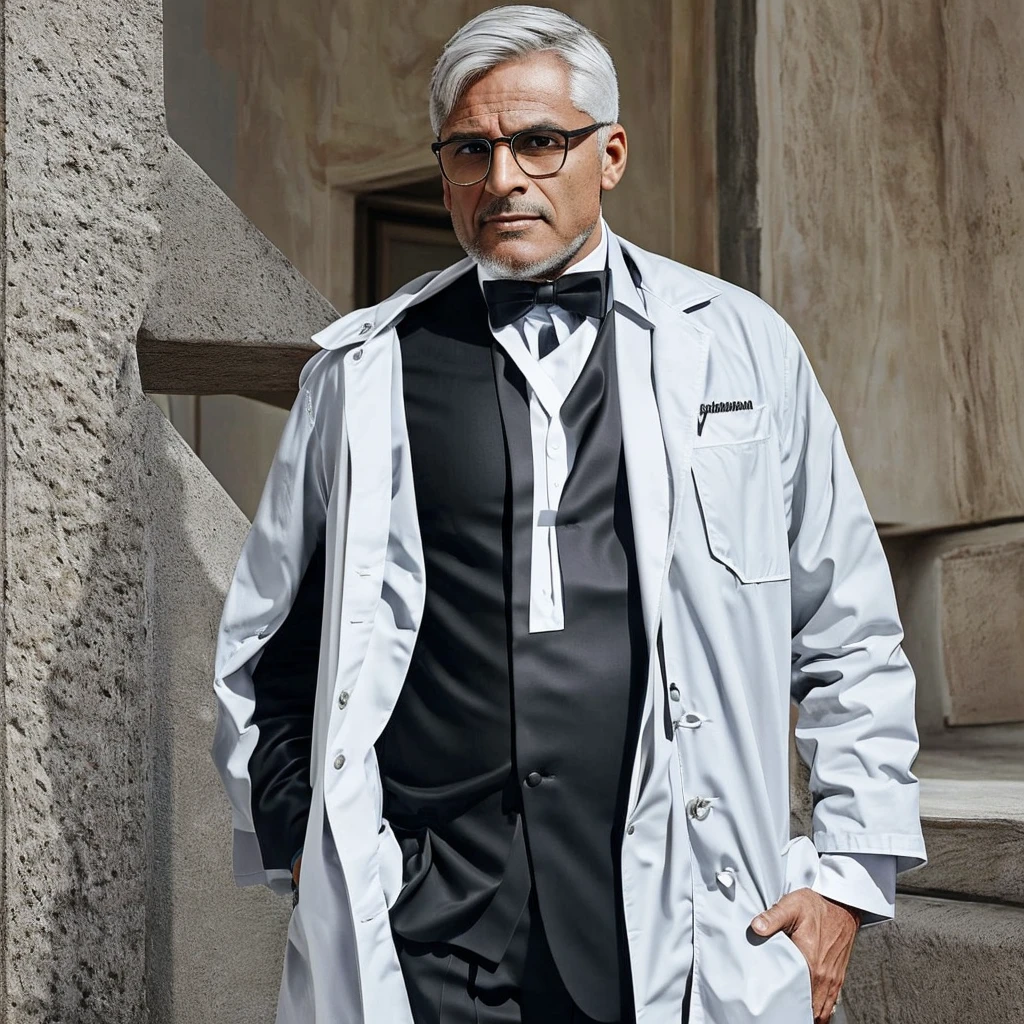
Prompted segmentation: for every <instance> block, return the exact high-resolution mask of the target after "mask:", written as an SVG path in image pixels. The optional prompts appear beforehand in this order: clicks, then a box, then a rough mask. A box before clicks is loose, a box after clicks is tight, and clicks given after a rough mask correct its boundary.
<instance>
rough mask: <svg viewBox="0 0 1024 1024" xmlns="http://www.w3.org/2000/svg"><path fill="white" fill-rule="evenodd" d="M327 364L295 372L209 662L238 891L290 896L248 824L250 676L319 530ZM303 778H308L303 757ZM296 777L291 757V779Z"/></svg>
mask: <svg viewBox="0 0 1024 1024" xmlns="http://www.w3.org/2000/svg"><path fill="white" fill-rule="evenodd" d="M329 356H330V353H329V352H328V351H321V352H318V353H316V354H315V355H314V356H312V357H311V359H310V360H308V361H307V363H306V365H305V366H304V367H303V370H302V373H301V375H300V389H299V392H298V395H297V396H296V399H295V402H294V404H293V405H292V408H291V411H290V412H289V414H288V419H287V421H286V422H285V426H284V430H283V432H282V434H281V439H280V442H279V443H278V446H277V450H276V452H275V455H274V459H273V462H272V464H271V467H270V472H269V474H268V476H267V480H266V484H265V485H264V489H263V494H262V497H261V498H260V502H259V506H258V507H257V509H256V515H255V517H254V518H253V521H252V525H251V527H250V529H249V532H248V534H247V535H246V539H245V541H244V543H243V545H242V550H241V553H240V555H239V558H238V562H237V564H236V566H235V571H234V574H233V576H232V579H231V583H230V585H229V587H228V591H227V595H226V597H225V601H224V608H223V612H222V615H221V620H220V627H219V630H218V634H217V646H216V653H215V656H214V694H215V697H216V700H217V717H216V726H215V731H214V740H213V745H212V748H211V755H212V757H213V760H214V763H215V765H216V767H217V770H218V772H219V774H220V777H221V780H222V782H223V784H224V788H225V791H226V792H227V796H228V800H229V802H230V804H231V808H232V824H233V829H234V840H233V874H234V878H235V881H236V883H237V884H238V885H242V886H245V885H258V884H264V885H268V886H269V887H270V888H271V889H273V890H274V891H275V892H279V893H281V894H283V895H287V894H288V893H289V892H290V889H291V871H290V870H289V867H288V859H289V858H290V856H291V853H292V852H294V851H293V850H288V852H287V856H284V855H283V854H281V852H280V851H270V850H268V851H265V852H266V853H267V854H268V859H267V862H266V863H264V851H261V848H260V843H259V840H258V838H257V829H256V821H255V816H254V807H253V786H252V778H251V776H250V759H251V757H252V755H253V752H254V750H255V749H256V747H257V744H258V743H259V740H260V726H259V724H258V723H257V722H256V721H254V714H255V713H256V696H255V691H254V673H255V672H256V667H257V664H258V662H259V659H260V657H261V655H262V654H263V652H264V648H265V646H266V645H267V643H268V642H269V640H270V638H272V637H273V636H274V634H275V633H276V632H277V630H278V629H279V628H280V627H281V625H282V623H283V622H284V621H285V619H286V617H287V616H288V614H289V611H290V610H291V608H292V605H293V602H294V600H295V597H296V595H297V593H298V591H299V587H300V584H301V582H302V580H303V577H304V576H305V574H306V569H307V567H308V566H309V563H310V560H311V558H312V555H313V553H314V550H315V549H316V547H317V544H318V541H319V540H320V538H321V537H322V536H323V534H324V530H325V524H326V516H327V500H328V492H329V485H328V479H327V471H326V468H325V462H324V457H323V446H322V429H323V427H322V425H321V424H320V423H319V422H318V415H319V408H320V406H321V404H322V405H323V406H324V407H325V408H331V409H334V411H337V410H338V408H339V407H340V402H339V400H338V398H337V397H336V396H329V397H330V398H332V399H333V400H325V401H322V402H321V399H322V394H321V392H322V391H323V379H322V378H323V376H324V375H323V374H321V373H319V372H317V371H318V368H319V365H320V364H321V361H322V360H323V359H325V358H327V357H329ZM314 686H315V683H314ZM302 689H303V690H305V691H307V692H306V694H305V696H304V697H303V699H302V700H300V701H299V702H298V704H305V706H303V707H302V708H301V711H300V718H301V716H302V715H305V714H306V713H307V711H308V712H309V713H311V707H310V706H309V701H308V680H307V681H306V683H304V684H303V687H302ZM298 722H299V719H297V720H296V722H295V723H293V725H294V727H295V729H297V730H299V731H301V730H305V731H306V733H307V734H308V733H309V732H310V731H311V723H310V724H309V725H304V724H303V725H300V724H298ZM280 739H281V735H280V734H279V735H278V737H277V740H278V741H280ZM293 746H294V744H293ZM263 767H264V768H265V767H266V764H264V765H263ZM304 770H305V772H306V774H307V777H308V758H307V760H306V761H305V768H304ZM302 771H303V766H302V762H301V758H300V760H299V764H298V766H297V768H296V770H295V772H294V774H293V779H294V780H298V778H299V776H300V773H301V772H302ZM264 781H266V777H265V778H264ZM302 781H303V783H305V781H306V780H302ZM293 784H294V783H293ZM284 841H285V837H282V842H284Z"/></svg>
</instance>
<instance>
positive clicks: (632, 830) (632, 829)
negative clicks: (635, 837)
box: [626, 825, 636, 835]
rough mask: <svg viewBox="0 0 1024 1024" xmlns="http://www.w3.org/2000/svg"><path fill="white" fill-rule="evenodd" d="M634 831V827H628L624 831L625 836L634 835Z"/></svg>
mask: <svg viewBox="0 0 1024 1024" xmlns="http://www.w3.org/2000/svg"><path fill="white" fill-rule="evenodd" d="M635 831H636V825H630V826H629V827H628V828H627V829H626V834H627V835H632V834H633V833H634V832H635Z"/></svg>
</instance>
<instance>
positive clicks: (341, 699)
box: [338, 690, 348, 708]
mask: <svg viewBox="0 0 1024 1024" xmlns="http://www.w3.org/2000/svg"><path fill="white" fill-rule="evenodd" d="M347 703H348V690H342V691H341V693H339V694H338V707H339V708H343V707H344V706H345V705H346V704H347Z"/></svg>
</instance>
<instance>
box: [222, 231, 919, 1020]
mask: <svg viewBox="0 0 1024 1024" xmlns="http://www.w3.org/2000/svg"><path fill="white" fill-rule="evenodd" d="M609 243H610V244H609V260H610V266H611V271H612V289H613V295H614V297H615V309H614V314H613V315H614V316H615V318H616V322H615V329H616V333H615V355H616V365H617V370H618V375H619V386H620V393H621V401H620V404H621V418H622V435H623V444H624V447H625V459H626V469H627V478H628V483H629V490H630V501H631V507H632V510H633V523H634V530H635V541H636V551H637V559H638V563H639V576H640V584H641V594H642V603H643V611H644V618H645V623H646V629H647V636H648V642H649V644H650V645H651V650H652V651H656V650H657V643H656V637H657V634H658V627H659V625H660V626H661V627H662V631H663V656H662V655H659V656H652V658H651V659H650V672H649V677H648V689H647V697H646V703H645V707H644V718H643V723H644V724H643V727H642V730H641V736H640V741H639V743H638V746H637V750H636V756H635V762H634V767H633V775H632V786H631V790H630V799H629V805H628V828H627V832H626V835H625V837H624V839H623V846H622V854H621V865H622V884H623V901H624V911H625V919H626V928H627V935H628V940H629V949H630V962H631V969H632V981H633V990H634V997H635V1002H636V1008H637V1018H636V1019H637V1021H638V1022H641V1024H679V1022H680V1017H681V1013H680V1008H681V1005H682V1000H683V995H684V991H685V984H686V978H687V974H688V972H689V971H690V968H691V966H692V968H693V971H694V981H693V990H692V996H691V1009H690V1016H689V1020H690V1021H691V1022H693V1024H746V1022H753V1021H757V1022H759V1024H811V1021H812V1019H813V1014H812V1011H811V1004H810V991H811V988H810V972H809V970H808V967H807V963H806V961H805V959H804V957H803V954H802V953H801V952H800V950H799V949H798V947H797V946H796V945H795V944H794V943H793V941H792V940H791V939H790V938H789V937H788V936H787V935H785V934H784V933H782V932H779V933H777V934H775V935H773V936H771V937H770V938H768V939H761V938H759V937H757V936H756V935H755V934H754V933H753V932H752V931H751V930H750V929H749V928H748V925H749V922H750V920H751V919H752V918H753V917H754V916H755V915H756V914H757V912H758V911H760V910H764V909H766V908H767V907H769V906H771V905H772V904H773V903H774V902H775V901H776V900H778V899H779V897H780V896H782V895H783V894H784V893H786V892H789V891H791V890H792V889H795V888H799V887H801V886H810V885H812V884H813V883H814V881H815V879H816V876H817V871H818V855H819V853H821V852H825V851H833V852H848V853H883V854H890V855H894V856H896V857H897V871H905V870H907V869H908V868H911V867H916V866H918V865H921V864H924V863H926V855H925V848H924V841H923V837H922V833H921V827H920V819H919V810H918V785H917V779H916V778H915V776H914V775H913V774H912V772H911V765H912V763H913V760H914V758H915V757H916V754H917V750H918V734H917V729H916V725H915V721H914V686H915V681H914V675H913V672H912V670H911V667H910V665H909V664H908V662H907V660H906V658H905V656H904V654H903V651H902V648H901V646H900V644H901V640H902V630H901V627H900V623H899V620H898V615H897V609H896V604H895V599H894V596H893V590H892V584H891V581H890V576H889V572H888V568H887V565H886V561H885V557H884V555H883V552H882V549H881V546H880V544H879V541H878V537H877V534H876V532H875V529H874V525H873V523H872V520H871V517H870V515H869V513H868V509H867V507H866V505H865V502H864V499H863V496H862V493H861V490H860V488H859V486H858V483H857V480H856V478H855V476H854V473H853V469H852V467H851V465H850V461H849V458H848V456H847V453H846V450H845V448H844V445H843V442H842V439H841V437H840V434H839V430H838V427H837V426H836V421H835V419H834V417H833V414H832V411H831V409H830V408H829V405H828V403H827V401H826V399H825V397H824V395H823V394H822V392H821V390H820V388H819V386H818V384H817V381H816V379H815V376H814V374H813V372H812V370H811V367H810V365H809V363H808V361H807V358H806V356H805V354H804V352H803V350H802V349H801V347H800V344H799V342H798V341H797V339H796V337H795V336H794V334H793V332H792V331H791V330H790V329H789V327H788V326H787V324H786V323H785V322H784V321H783V320H782V318H781V317H779V316H778V314H776V313H775V312H774V311H773V310H772V309H771V308H770V307H769V306H768V305H767V304H765V303H764V302H762V301H761V300H760V299H758V298H757V297H756V296H754V295H752V294H751V293H749V292H747V291H744V290H743V289H741V288H737V287H735V286H732V285H729V284H727V283H726V282H724V281H721V280H719V279H717V278H714V277H712V276H710V275H708V274H704V273H701V272H698V271H695V270H693V269H690V268H688V267H685V266H683V265H681V264H679V263H676V262H674V261H672V260H669V259H665V258H663V257H660V256H657V255H655V254H653V253H649V252H646V251H644V250H643V249H640V248H639V247H637V246H635V245H633V244H631V243H629V242H627V241H626V240H625V239H622V238H620V237H619V236H617V235H615V234H614V233H610V237H609ZM620 246H621V248H620ZM622 249H625V250H626V252H628V253H629V254H630V256H631V257H632V259H633V261H634V263H635V265H636V267H637V268H638V269H639V271H640V275H641V277H642V283H641V286H640V287H639V288H637V287H636V286H635V285H634V283H633V281H632V279H631V277H630V275H629V271H628V268H627V266H626V264H625V262H624V260H623V256H622ZM469 266H470V261H469V260H468V259H466V260H463V261H461V262H460V263H457V264H455V265H454V266H452V267H449V268H448V269H446V270H444V271H441V272H439V273H432V274H426V275H423V276H422V277H420V278H417V279H416V280H415V281H413V282H411V283H410V284H409V285H407V286H405V287H404V288H402V289H401V290H400V291H399V292H397V293H396V294H395V295H393V296H391V297H390V298H388V299H387V300H385V301H384V302H382V303H380V304H378V305H377V306H373V307H370V308H367V309H361V310H356V311H354V312H353V313H350V314H348V315H347V316H344V317H342V318H341V319H339V320H337V321H336V322H335V323H333V324H331V325H330V326H329V327H327V328H326V329H325V330H323V331H321V332H319V333H318V334H316V335H315V336H314V340H315V341H316V342H317V343H318V344H319V345H320V346H321V348H322V350H323V351H321V352H318V353H315V354H314V355H313V356H312V357H311V358H310V359H309V361H308V362H307V363H306V365H305V366H304V368H303V370H302V373H301V377H300V392H299V395H298V398H297V400H296V402H295V404H294V406H293V408H292V410H291V413H290V415H289V418H288V421H287V424H286V426H285V429H284V433H283V436H282V438H281V441H280V445H279V447H278V450H277V454H276V457H275V459H274V463H273V466H272V468H271V471H270V475H269V477H268V479H267V484H266V488H265V490H264V493H263V497H262V499H261V502H260V505H259V508H258V510H257V512H256V517H255V519H254V520H253V524H252V528H251V530H250V532H249V534H248V537H247V539H246V541H245V544H244V546H243V548H242V552H241V556H240V558H239V561H238V565H237V568H236V570H235V574H234V578H233V581H232V584H231V587H230V589H229V591H228V594H227V598H226V602H225V605H224V612H223V617H222V620H221V625H220V632H219V636H218V642H217V650H216V670H215V671H216V679H215V692H216V697H217V701H218V708H217V712H218V714H217V728H216V737H215V740H214V743H213V748H212V754H213V758H214V761H215V763H216V765H217V767H218V770H219V771H220V773H221V777H222V779H223V782H224V785H225V787H226V789H227V792H228V795H229V798H230V800H231V804H232V806H233V824H234V875H235V880H236V882H237V883H238V884H239V885H254V884H261V883H262V884H266V885H269V886H270V887H271V888H272V889H273V890H274V891H276V892H280V893H283V894H284V893H287V892H288V891H289V886H290V874H289V872H288V871H287V870H282V869H274V870H265V869H264V867H263V863H262V860H261V855H260V849H259V846H258V843H257V840H256V835H255V832H254V829H253V819H252V813H251V807H250V797H251V793H250V780H249V775H248V768H247V764H248V759H249V755H250V753H251V751H252V749H253V746H254V744H255V741H256V736H257V726H255V725H253V724H252V722H251V718H252V712H253V708H254V701H253V682H252V672H253V669H254V667H255V665H256V663H257V661H258V659H259V656H260V652H261V649H262V647H263V645H264V644H265V643H266V642H267V639H268V637H270V636H271V635H272V634H273V633H274V631H275V630H276V629H277V628H278V627H279V626H280V625H281V623H282V621H283V620H284V618H285V616H286V615H287V613H288V611H289V608H290V606H291V602H292V600H293V598H294V596H295V593H296V591H297V589H298V586H299V582H300V580H301V578H302V574H303V571H304V569H305V566H306V564H307V562H308V560H309V558H310V555H311V553H312V550H313V547H314V544H315V541H316V536H317V533H318V531H319V530H325V531H326V546H327V547H326V550H327V552H328V558H327V570H326V582H325V596H324V616H323V628H322V634H321V649H320V662H319V671H318V680H317V691H316V710H315V716H314V724H313V740H312V767H311V772H310V784H311V786H312V790H313V795H312V807H311V812H310V815H309V823H308V827H307V831H306V835H305V845H304V849H303V857H302V881H301V886H300V899H299V902H298V905H297V907H296V908H295V909H294V910H293V912H292V916H291V920H290V923H289V927H288V939H287V947H286V952H285V958H284V968H283V975H282V980H281V990H280V999H279V1004H278V1010H277V1024H342V1022H344V1024H360V1022H362V1024H412V1018H411V1015H410V1010H409V1004H408V999H407V995H406V991H405V986H404V983H403V978H402V974H401V970H400V967H399V963H398V959H397V957H396V953H395V947H394V943H393V940H392V936H391V930H390V923H389V915H388V908H389V907H390V906H391V904H392V903H393V902H394V900H395V898H396V896H397V894H398V892H399V890H400V888H401V885H402V857H401V851H400V848H399V845H398V842H397V840H396V839H395V837H394V835H393V833H392V832H391V829H390V827H389V825H388V822H387V821H386V820H385V819H384V818H383V816H382V790H381V784H380V776H379V771H378V768H377V761H376V755H375V751H374V742H375V740H376V739H377V737H378V736H379V735H380V733H381V731H382V730H383V729H384V727H385V725H386V723H387V721H388V716H389V715H390V713H391V710H392V709H393V708H394V706H395V702H396V700H397V699H398V695H399V691H400V690H401V687H402V685H403V682H404V678H405V674H406V670H407V668H408V665H409V660H410V656H411V653H412V649H413V644H414V642H415V640H416V634H417V630H418V627H419V624H420V619H421V614H422V610H423V603H424V593H425V577H424V564H423V554H422V548H421V541H420V536H419V530H418V524H417V515H416V506H415V497H414V493H413V482H412V475H411V467H410V455H409V445H408V435H407V433H406V427H405V414H404V404H403V397H402V380H401V350H400V347H399V342H398V334H397V331H396V329H395V325H396V322H397V321H398V320H399V319H400V316H401V313H402V311H403V310H404V309H405V308H407V307H408V306H409V305H411V304H413V303H415V302H419V301H422V300H423V299H425V298H427V297H428V296H429V295H431V294H433V293H435V292H436V291H438V290H439V289H440V288H443V287H444V286H445V285H446V284H447V283H449V282H450V281H452V280H453V279H454V278H455V277H456V276H458V275H459V274H460V273H462V272H464V271H466V270H467V269H468V268H469ZM694 307H697V308H694ZM687 310H690V312H687ZM748 400H749V401H750V402H751V403H752V407H751V408H742V409H735V410H732V411H712V412H709V413H707V414H706V415H702V413H701V409H700V407H701V405H702V404H704V403H710V402H727V403H732V402H744V403H745V402H746V401H748ZM699 420H703V422H702V426H701V429H700V432H699V434H698V421H699ZM583 699H586V697H585V694H581V700H583ZM791 700H798V701H799V721H798V724H797V730H796V742H797V748H798V750H799V753H800V755H801V757H802V758H803V759H804V760H805V761H806V762H808V763H809V764H810V772H811V774H810V779H811V790H812V796H813V800H814V812H813V841H812V839H811V838H808V837H805V836H799V837H796V838H795V839H792V840H791V839H790V834H789V833H790V819H789V771H788V752H789V745H788V731H789V710H790V702H791Z"/></svg>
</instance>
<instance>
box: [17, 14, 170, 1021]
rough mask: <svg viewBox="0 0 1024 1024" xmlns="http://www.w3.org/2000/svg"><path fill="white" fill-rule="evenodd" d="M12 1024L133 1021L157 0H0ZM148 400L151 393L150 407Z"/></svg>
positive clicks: (141, 816) (143, 774)
mask: <svg viewBox="0 0 1024 1024" xmlns="http://www.w3.org/2000/svg"><path fill="white" fill-rule="evenodd" d="M0 6H2V10H3V17H4V22H5V23H4V38H5V52H4V59H3V79H4V95H5V100H6V118H5V125H4V132H5V138H4V147H3V152H4V155H5V162H4V168H3V171H4V174H3V188H4V193H5V217H4V224H3V229H4V247H5V249H6V254H7V263H6V282H5V287H4V292H5V294H6V303H5V307H4V313H3V325H2V326H3V338H2V346H3V349H2V351H3V409H2V412H3V492H4V510H5V516H4V520H3V555H2V558H3V572H4V584H5V586H4V592H5V604H4V609H3V616H4V621H3V632H4V638H5V652H4V654H5V656H4V661H3V700H4V708H3V718H4V742H5V744H6V762H5V765H4V776H3V782H4V789H3V802H4V817H3V836H2V839H3V850H4V865H3V899H4V907H3V914H4V929H3V933H2V942H3V945H4V948H3V950H2V952H0V972H2V983H3V1009H2V1016H3V1019H4V1020H9V1021H17V1022H19V1024H20V1022H34V1021H39V1022H42V1021H61V1022H64V1021H74V1022H76V1024H87V1022H91V1021H97V1022H99V1021H103V1022H110V1021H118V1022H119V1024H131V1022H136V1021H139V1022H141V1021H144V1020H145V1019H146V1015H145V1006H146V993H145V989H146V979H145V965H146V961H145V943H144V938H145V932H146V916H147V906H146V875H147V862H146V841H145V835H146V823H147V798H148V794H149V790H150V784H151V780H150V778H149V773H148V770H147V763H148V750H149V739H148V728H149V709H150V696H151V694H150V687H149V682H148V680H147V676H146V671H145V659H146V644H147V631H146V592H145V577H146V560H145V555H144V531H145V519H146V510H145V501H144V491H143V487H144V479H145V475H146V466H145V463H144V461H143V459H142V458H141V437H142V436H143V435H144V432H145V423H146V419H147V416H148V414H149V412H150V410H152V406H151V405H150V404H149V403H148V402H146V400H145V398H144V397H143V395H142V392H141V389H140V387H139V378H138V372H137V367H136V362H135V349H134V344H135V333H136V330H137V328H138V325H139V322H140V320H141V317H142V310H143V306H144V304H145V300H146V294H147V290H148V285H149V280H150V276H151V273H152V267H153V261H154V254H155V251H156V246H157V240H158V231H159V226H158V223H157V221H156V218H155V216H154V214H153V212H152V199H153V194H154V191H155V188H156V186H157V183H158V177H159V166H160V162H161V159H162V156H163V153H164V148H165V142H164V125H163V110H162V103H161V85H160V67H161V61H160V7H159V3H158V0H90V2H89V3H88V4H79V5H73V4H68V3H66V2H64V0H32V2H31V3H8V2H4V3H2V5H0ZM153 411H155V410H153Z"/></svg>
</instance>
